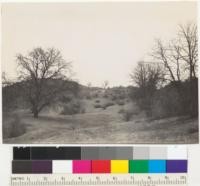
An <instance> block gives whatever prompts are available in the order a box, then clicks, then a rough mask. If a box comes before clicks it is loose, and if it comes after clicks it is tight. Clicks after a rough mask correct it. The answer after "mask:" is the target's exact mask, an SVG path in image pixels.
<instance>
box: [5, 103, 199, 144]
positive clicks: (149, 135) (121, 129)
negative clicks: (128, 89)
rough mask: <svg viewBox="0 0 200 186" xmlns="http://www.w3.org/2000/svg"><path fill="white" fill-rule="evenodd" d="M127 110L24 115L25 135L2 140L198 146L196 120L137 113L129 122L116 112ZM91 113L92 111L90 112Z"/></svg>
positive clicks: (21, 142) (6, 141) (116, 107)
mask: <svg viewBox="0 0 200 186" xmlns="http://www.w3.org/2000/svg"><path fill="white" fill-rule="evenodd" d="M124 107H127V105H126V106H119V105H113V106H110V107H108V108H107V109H106V110H103V109H101V108H98V109H95V110H94V109H91V110H90V109H88V111H87V112H86V113H83V114H75V115H60V114H57V113H42V114H41V115H40V117H39V118H38V119H34V118H33V117H32V115H30V114H29V113H26V112H22V113H21V114H20V118H21V120H22V121H23V123H25V124H26V133H25V134H23V135H21V136H18V137H15V138H7V139H4V143H11V144H29V143H30V144H31V143H41V144H46V143H47V144H48V143H51V144H52V143H54V144H65V143H68V144H76V143H78V144H79V143H81V144H84V143H89V144H96V143H103V144H115V143H124V144H132V143H166V144H172V143H178V144H180V143H187V144H188V143H197V142H198V119H190V118H188V117H172V118H167V119H166V118H165V119H159V120H153V119H151V120H150V119H149V118H147V117H146V116H145V114H144V113H143V112H136V114H135V115H133V116H132V118H131V119H130V121H127V122H126V121H124V119H123V118H122V116H121V115H120V114H119V113H118V112H119V109H121V108H124ZM92 110H93V111H92Z"/></svg>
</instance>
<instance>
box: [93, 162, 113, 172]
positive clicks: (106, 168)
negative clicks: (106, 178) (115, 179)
mask: <svg viewBox="0 0 200 186" xmlns="http://www.w3.org/2000/svg"><path fill="white" fill-rule="evenodd" d="M92 173H110V160H92Z"/></svg>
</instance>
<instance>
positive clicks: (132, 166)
mask: <svg viewBox="0 0 200 186" xmlns="http://www.w3.org/2000/svg"><path fill="white" fill-rule="evenodd" d="M129 173H148V160H129Z"/></svg>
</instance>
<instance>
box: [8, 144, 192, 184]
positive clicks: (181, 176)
mask: <svg viewBox="0 0 200 186" xmlns="http://www.w3.org/2000/svg"><path fill="white" fill-rule="evenodd" d="M187 167H188V160H187V148H186V147H185V146H164V147H163V146H160V147H159V146H152V147H145V146H142V147H140V146H136V147H59V148H56V147H24V148H23V147H14V148H13V161H12V176H11V186H25V185H26V186H33V185H34V186H36V185H37V186H40V185H41V186H47V185H48V186H53V185H54V186H66V185H135V186H159V185H170V186H172V185H173V186H174V185H182V186H186V185H187Z"/></svg>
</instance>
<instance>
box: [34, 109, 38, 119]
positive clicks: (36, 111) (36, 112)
mask: <svg viewBox="0 0 200 186" xmlns="http://www.w3.org/2000/svg"><path fill="white" fill-rule="evenodd" d="M38 114H39V112H38V110H35V111H34V113H33V117H34V118H38Z"/></svg>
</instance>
